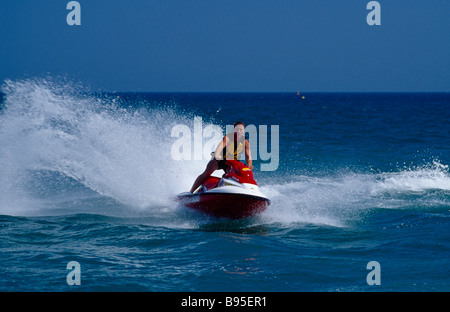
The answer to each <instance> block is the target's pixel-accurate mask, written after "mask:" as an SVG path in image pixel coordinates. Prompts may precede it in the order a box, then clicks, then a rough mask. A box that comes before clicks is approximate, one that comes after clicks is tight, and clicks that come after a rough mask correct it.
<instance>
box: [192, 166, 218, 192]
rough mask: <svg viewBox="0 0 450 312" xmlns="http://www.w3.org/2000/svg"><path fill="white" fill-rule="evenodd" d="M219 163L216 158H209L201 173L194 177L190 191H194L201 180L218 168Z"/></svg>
mask: <svg viewBox="0 0 450 312" xmlns="http://www.w3.org/2000/svg"><path fill="white" fill-rule="evenodd" d="M218 167H219V165H218V164H217V160H215V159H211V160H210V161H209V163H208V165H206V169H205V171H203V173H202V174H201V175H199V176H198V177H197V179H195V181H194V184H193V185H192V187H191V190H190V192H191V193H194V191H195V190H196V189H197V188H198V187H199V186H200V185H201V184H202V182H203V180H205V179H206V178H207V177H209V176H210V175H211V174H212V173H213V172H214V171H216V170H217V169H218Z"/></svg>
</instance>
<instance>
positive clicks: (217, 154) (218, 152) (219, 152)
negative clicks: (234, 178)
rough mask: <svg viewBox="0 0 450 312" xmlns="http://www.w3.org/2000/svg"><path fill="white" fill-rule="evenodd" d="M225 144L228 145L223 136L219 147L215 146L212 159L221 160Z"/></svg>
mask: <svg viewBox="0 0 450 312" xmlns="http://www.w3.org/2000/svg"><path fill="white" fill-rule="evenodd" d="M227 144H228V137H227V136H224V137H223V139H222V141H220V143H219V145H217V148H216V152H215V153H214V157H215V158H216V159H217V160H222V159H223V155H222V150H223V148H224V146H227Z"/></svg>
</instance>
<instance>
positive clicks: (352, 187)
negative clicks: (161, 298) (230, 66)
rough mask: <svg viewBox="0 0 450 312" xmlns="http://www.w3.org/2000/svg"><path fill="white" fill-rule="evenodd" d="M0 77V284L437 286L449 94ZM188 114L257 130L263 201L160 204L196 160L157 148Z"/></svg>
mask: <svg viewBox="0 0 450 312" xmlns="http://www.w3.org/2000/svg"><path fill="white" fill-rule="evenodd" d="M2 91H3V95H2V100H1V101H2V104H1V111H0V246H1V248H0V260H1V266H0V291H176V292H178V291H449V290H450V281H449V276H450V261H449V255H450V233H449V226H450V173H449V167H448V165H449V164H450V149H449V146H450V135H449V133H450V122H449V120H450V95H449V94H365V93H364V94H321V93H306V94H300V95H297V94H296V93H295V92H293V93H267V94H265V93H263V94H257V93H251V94H228V93H226V94H221V93H214V94H188V93H182V94H145V93H107V94H105V93H102V94H99V93H93V92H89V91H88V90H87V89H86V88H84V87H79V86H78V85H77V84H70V83H69V84H68V83H67V82H66V83H60V82H55V81H49V80H42V79H34V80H33V79H31V80H24V81H7V82H5V83H3V88H2ZM302 97H304V98H302ZM195 117H197V120H199V119H198V118H199V117H201V118H202V119H201V121H202V126H203V127H202V128H203V130H204V129H205V128H206V127H207V125H216V126H220V127H222V129H224V130H225V125H229V124H233V123H234V122H235V121H236V120H242V121H244V122H245V123H246V125H254V126H255V127H256V129H258V130H260V129H261V128H260V126H264V125H265V126H267V128H268V130H269V133H268V134H267V138H268V145H269V146H268V147H267V151H268V152H271V153H272V154H271V159H267V157H266V159H265V160H264V159H262V158H261V157H260V156H261V154H260V150H259V148H260V142H259V141H253V142H252V144H253V145H257V146H258V150H257V152H256V153H254V154H253V156H254V158H256V160H255V161H254V165H255V170H254V174H255V178H256V180H257V182H258V183H259V185H260V188H261V190H262V191H263V192H264V193H265V194H266V195H267V196H269V197H270V199H271V201H272V205H271V206H270V207H269V208H268V209H267V211H265V212H264V213H262V214H261V215H259V216H255V217H252V218H249V219H244V220H226V219H215V218H212V217H209V216H206V215H203V214H201V213H198V212H195V211H191V210H189V209H188V208H185V207H182V206H179V205H177V204H176V203H175V202H174V201H173V198H174V196H175V195H176V194H178V193H180V192H183V191H186V190H188V189H189V188H190V186H191V184H192V182H193V180H194V179H195V178H196V176H197V175H198V174H199V173H200V172H201V171H202V170H203V169H204V167H205V165H206V163H207V161H208V160H207V159H201V160H181V161H177V160H174V157H173V153H172V147H173V144H174V142H175V141H176V140H177V138H176V137H173V135H171V132H172V130H173V129H174V127H177V126H180V125H184V126H186V127H187V128H189V129H190V130H191V131H192V133H191V134H192V135H193V134H194V131H195V129H194V118H195ZM273 126H278V127H279V132H278V133H275V132H274V129H275V128H274V127H273ZM272 132H274V133H275V135H277V136H278V138H279V145H278V146H276V144H272V143H273V142H274V141H273V140H271V135H272ZM258 135H261V132H260V131H259V132H258ZM207 140H208V138H207V137H205V138H204V141H203V143H206V141H207ZM193 153H194V151H192V155H193ZM192 158H194V157H192ZM276 159H278V160H276ZM271 161H272V164H275V163H276V168H275V169H274V170H272V171H264V170H261V168H262V165H263V164H268V163H270V162H271ZM71 261H76V262H77V263H78V264H79V265H80V271H79V275H78V276H79V277H80V285H69V284H68V282H67V276H68V274H70V273H71V272H72V268H69V269H67V264H68V263H69V262H71ZM371 261H376V262H377V263H378V264H379V269H378V270H375V268H374V267H370V268H369V269H368V268H367V265H368V263H369V262H371ZM374 270H375V271H376V272H375V271H374ZM371 273H374V274H375V273H376V276H377V277H379V278H380V279H379V283H378V284H379V285H377V284H375V285H369V283H368V282H367V277H368V275H370V274H371Z"/></svg>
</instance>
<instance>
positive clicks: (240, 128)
mask: <svg viewBox="0 0 450 312" xmlns="http://www.w3.org/2000/svg"><path fill="white" fill-rule="evenodd" d="M234 132H235V133H237V135H238V136H239V137H242V136H243V135H244V134H245V125H244V123H243V122H242V121H236V122H235V123H234Z"/></svg>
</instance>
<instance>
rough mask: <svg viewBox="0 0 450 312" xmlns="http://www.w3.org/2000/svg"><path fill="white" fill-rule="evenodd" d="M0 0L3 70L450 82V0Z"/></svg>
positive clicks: (134, 83)
mask: <svg viewBox="0 0 450 312" xmlns="http://www.w3.org/2000/svg"><path fill="white" fill-rule="evenodd" d="M68 2H69V1H65V0H64V1H63V0H46V1H42V0H27V1H25V0H11V1H6V0H4V1H1V2H0V42H1V45H0V79H1V81H3V80H4V79H13V80H16V79H23V78H30V77H31V78H32V77H35V76H37V77H42V76H48V75H50V76H63V77H67V78H69V79H73V80H76V81H81V82H83V83H85V84H87V85H89V86H91V88H93V89H99V90H107V91H162V92H165V91H181V92H202V91H205V92H234V91H238V92H246V91H249V92H277V91H281V92H285V91H286V92H296V91H302V92H307V91H309V92H316V91H318V92H322V91H323V92H335V91H337V92H352V91H362V92H380V91H388V92H395V91H403V92H411V91H416V92H430V91H431V92H432V91H444V92H448V91H450V57H449V55H450V1H448V0H431V1H424V0H410V1H407V0H396V1H392V0H379V3H380V5H381V25H380V26H369V25H368V24H367V23H366V16H367V14H368V13H369V11H368V10H367V9H366V5H367V3H368V2H369V1H368V0H367V1H366V0H345V1H343V0H307V1H306V0H273V1H272V0H229V1H223V0H221V1H218V0H132V1H119V0H109V1H106V0H79V1H78V2H79V3H80V5H81V25H80V26H69V25H68V24H67V22H66V17H67V14H68V13H69V10H67V9H66V5H67V3H68Z"/></svg>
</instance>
